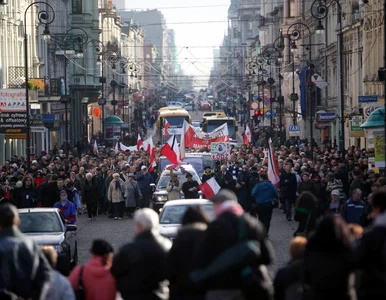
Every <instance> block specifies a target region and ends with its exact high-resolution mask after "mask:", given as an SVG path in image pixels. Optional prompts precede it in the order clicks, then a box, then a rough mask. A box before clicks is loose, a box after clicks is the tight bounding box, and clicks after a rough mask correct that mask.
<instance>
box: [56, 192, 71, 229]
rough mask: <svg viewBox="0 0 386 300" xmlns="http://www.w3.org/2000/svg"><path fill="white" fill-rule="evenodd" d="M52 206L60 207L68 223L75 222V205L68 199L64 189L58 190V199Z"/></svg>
mask: <svg viewBox="0 0 386 300" xmlns="http://www.w3.org/2000/svg"><path fill="white" fill-rule="evenodd" d="M54 207H55V208H58V209H60V211H61V212H62V213H63V215H64V217H65V219H66V220H67V221H68V222H69V223H70V224H75V223H76V207H75V204H74V203H72V202H70V201H68V196H67V192H66V191H65V190H61V191H60V201H59V202H56V203H55V204H54Z"/></svg>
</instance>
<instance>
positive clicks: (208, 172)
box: [202, 166, 214, 183]
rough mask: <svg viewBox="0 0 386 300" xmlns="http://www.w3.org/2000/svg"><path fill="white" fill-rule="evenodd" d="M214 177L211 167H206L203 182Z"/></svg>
mask: <svg viewBox="0 0 386 300" xmlns="http://www.w3.org/2000/svg"><path fill="white" fill-rule="evenodd" d="M212 177H214V174H213V173H212V169H211V168H210V167H209V166H206V167H205V170H204V174H202V182H203V183H204V182H206V181H208V180H209V179H211V178H212Z"/></svg>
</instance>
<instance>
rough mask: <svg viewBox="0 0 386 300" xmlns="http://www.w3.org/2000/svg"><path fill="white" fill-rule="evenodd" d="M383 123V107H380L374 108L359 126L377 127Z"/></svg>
mask: <svg viewBox="0 0 386 300" xmlns="http://www.w3.org/2000/svg"><path fill="white" fill-rule="evenodd" d="M384 125H385V107H380V108H378V109H376V110H374V111H373V112H372V113H371V115H370V116H369V117H368V118H367V121H366V122H364V123H363V124H362V125H361V126H360V127H361V128H364V129H366V128H377V127H383V126H384Z"/></svg>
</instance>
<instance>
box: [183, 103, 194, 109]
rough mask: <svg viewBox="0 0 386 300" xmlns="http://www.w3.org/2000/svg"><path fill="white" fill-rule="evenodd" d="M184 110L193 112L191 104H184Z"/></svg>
mask: <svg viewBox="0 0 386 300" xmlns="http://www.w3.org/2000/svg"><path fill="white" fill-rule="evenodd" d="M184 109H185V110H186V111H192V110H193V105H192V104H191V103H190V104H185V106H184Z"/></svg>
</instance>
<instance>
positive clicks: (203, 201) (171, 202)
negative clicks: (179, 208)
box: [164, 199, 212, 207]
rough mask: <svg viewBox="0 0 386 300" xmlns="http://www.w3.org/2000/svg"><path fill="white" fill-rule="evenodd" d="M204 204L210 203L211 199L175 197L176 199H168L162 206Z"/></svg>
mask: <svg viewBox="0 0 386 300" xmlns="http://www.w3.org/2000/svg"><path fill="white" fill-rule="evenodd" d="M197 204H198V205H205V204H212V202H211V201H209V200H206V199H176V200H169V201H168V202H166V203H165V205H164V207H167V206H176V205H197Z"/></svg>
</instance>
